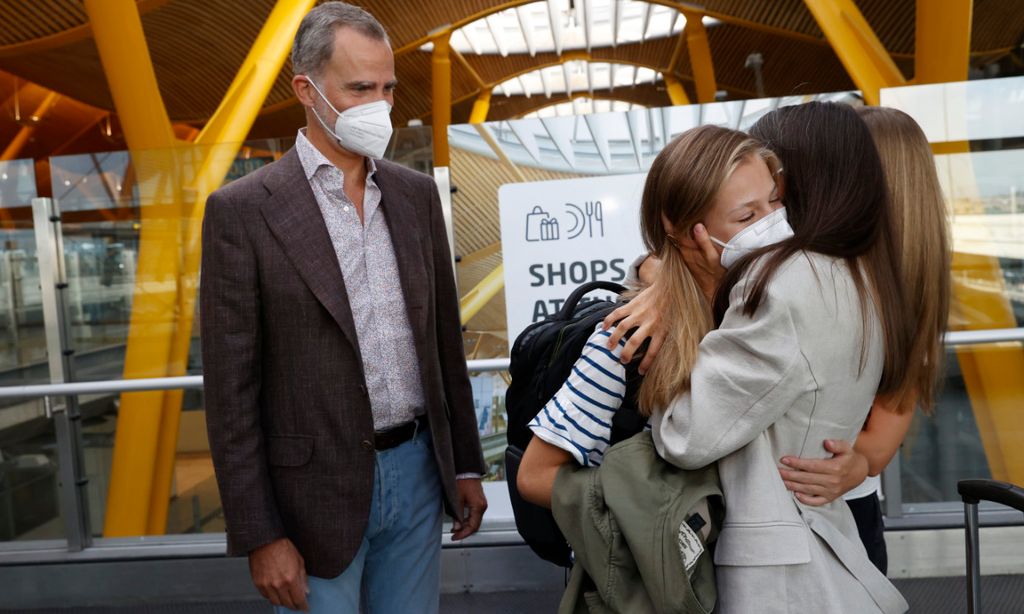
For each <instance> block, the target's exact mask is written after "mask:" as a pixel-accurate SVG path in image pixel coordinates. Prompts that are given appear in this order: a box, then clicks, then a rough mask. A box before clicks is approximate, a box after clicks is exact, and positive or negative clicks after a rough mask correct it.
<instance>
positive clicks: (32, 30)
mask: <svg viewBox="0 0 1024 614" xmlns="http://www.w3.org/2000/svg"><path fill="white" fill-rule="evenodd" d="M88 20H89V18H88V17H87V16H86V14H85V9H84V8H83V7H82V3H81V1H80V0H47V1H46V2H40V0H4V1H3V2H2V3H0V46H3V45H16V44H18V43H24V42H26V41H31V40H35V39H39V38H43V37H46V36H53V35H54V34H60V33H61V32H64V31H65V30H69V29H71V28H74V27H76V26H80V25H83V24H85V23H86V22H87V21H88Z"/></svg>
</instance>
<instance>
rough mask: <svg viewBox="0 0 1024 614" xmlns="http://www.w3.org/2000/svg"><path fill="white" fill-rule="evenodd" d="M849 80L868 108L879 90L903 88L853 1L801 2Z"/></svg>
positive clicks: (877, 95) (876, 101)
mask: <svg viewBox="0 0 1024 614" xmlns="http://www.w3.org/2000/svg"><path fill="white" fill-rule="evenodd" d="M804 4H806V5H807V8H808V9H809V10H810V11H811V14H812V15H814V19H815V20H816V21H817V22H818V26H819V27H820V28H821V30H822V32H824V33H825V37H826V38H827V39H828V41H829V43H831V44H832V49H833V50H835V52H836V55H837V56H839V61H840V62H842V63H843V67H845V68H846V72H847V73H849V75H850V78H851V79H853V82H854V83H856V84H857V87H858V88H860V90H861V92H862V93H863V94H864V100H865V101H866V102H867V103H868V104H870V105H877V104H878V102H879V94H878V93H879V90H881V89H882V88H883V87H896V86H899V85H905V84H906V79H905V78H904V77H903V73H901V72H900V69H899V68H897V67H896V64H895V62H893V61H892V57H891V56H890V55H889V52H888V51H886V49H885V47H884V46H883V45H882V43H881V41H879V40H878V37H877V36H876V35H875V33H874V31H873V30H872V29H871V25H870V24H868V22H867V20H866V19H864V15H862V14H861V12H860V9H858V8H857V5H856V4H854V2H853V0H804Z"/></svg>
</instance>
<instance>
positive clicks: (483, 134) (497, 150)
mask: <svg viewBox="0 0 1024 614" xmlns="http://www.w3.org/2000/svg"><path fill="white" fill-rule="evenodd" d="M473 127H474V128H475V129H476V131H477V133H478V134H479V135H480V138H482V139H483V140H484V142H485V143H487V146H488V147H490V148H491V151H493V152H494V155H496V156H498V160H500V161H501V163H502V164H504V165H505V166H507V167H508V168H509V170H511V171H512V174H514V175H515V176H516V179H517V180H518V181H519V182H520V183H526V181H527V179H526V175H524V174H523V171H522V169H520V168H519V167H518V166H516V163H515V162H513V161H512V159H511V158H509V157H508V154H506V153H505V150H504V149H503V148H502V147H501V145H498V142H497V141H495V140H494V136H493V135H492V134H491V131H490V130H488V129H487V126H485V125H483V124H475V125H474V126H473Z"/></svg>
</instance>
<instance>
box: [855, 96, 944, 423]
mask: <svg viewBox="0 0 1024 614" xmlns="http://www.w3.org/2000/svg"><path fill="white" fill-rule="evenodd" d="M858 113H859V114H860V117H861V119H863V120H864V123H866V124H867V126H868V130H870V131H871V136H872V137H873V138H874V140H875V146H876V147H877V148H878V155H879V156H880V157H881V159H882V169H883V170H884V171H885V181H886V184H887V185H888V188H889V202H890V203H891V206H892V217H891V219H890V222H891V224H892V226H893V238H894V239H896V241H897V244H898V245H899V258H900V266H901V267H902V275H903V278H902V280H901V282H902V285H903V291H904V293H905V296H906V300H907V303H908V305H909V307H910V311H911V314H912V317H913V322H914V323H915V326H916V328H915V330H914V338H913V341H912V342H911V345H910V357H909V362H908V364H907V370H906V374H905V378H906V379H907V380H908V381H910V382H913V384H914V385H915V386H916V387H917V393H918V403H919V404H920V407H921V409H922V410H923V411H925V412H927V413H931V411H932V410H933V409H934V407H935V395H936V391H937V390H938V384H939V381H940V377H941V375H942V364H943V359H944V357H945V352H944V350H943V347H942V335H943V333H945V331H946V324H947V321H948V319H949V292H950V276H949V268H950V260H951V253H950V246H949V227H948V224H947V218H946V201H945V200H944V199H943V197H942V188H941V187H940V186H939V177H938V175H937V173H936V172H935V160H934V159H933V158H932V150H931V147H930V146H929V145H928V138H927V137H925V135H924V132H923V131H922V130H921V127H920V126H918V125H917V122H915V121H914V120H913V118H911V117H910V116H909V115H907V114H906V113H904V112H902V111H899V110H897V109H887V108H884V107H862V108H860V109H858ZM912 409H913V405H908V404H900V405H898V406H897V407H896V411H909V410H912Z"/></svg>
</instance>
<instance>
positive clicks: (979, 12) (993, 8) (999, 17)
mask: <svg viewBox="0 0 1024 614" xmlns="http://www.w3.org/2000/svg"><path fill="white" fill-rule="evenodd" d="M971 29H972V32H971V49H972V50H973V51H974V52H975V53H991V52H993V51H998V50H1002V49H1008V48H1010V47H1015V46H1017V45H1020V44H1022V43H1024V6H1022V3H1021V1H1020V0H974V19H973V20H972V22H971Z"/></svg>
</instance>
